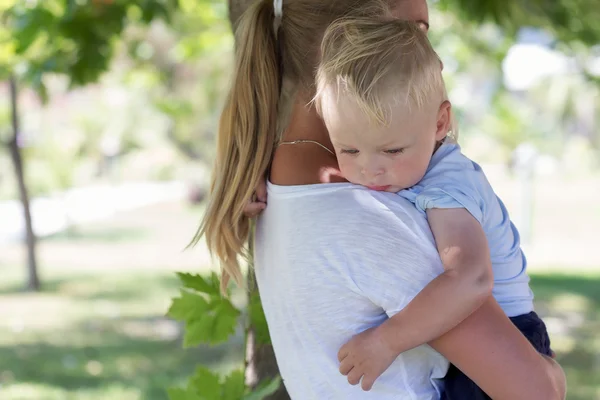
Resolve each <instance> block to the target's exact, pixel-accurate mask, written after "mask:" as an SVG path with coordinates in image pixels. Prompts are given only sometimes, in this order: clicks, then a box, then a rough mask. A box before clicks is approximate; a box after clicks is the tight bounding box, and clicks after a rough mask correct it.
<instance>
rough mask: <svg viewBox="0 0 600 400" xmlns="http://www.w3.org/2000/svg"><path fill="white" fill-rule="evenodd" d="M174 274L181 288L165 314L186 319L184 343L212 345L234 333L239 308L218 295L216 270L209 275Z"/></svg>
mask: <svg viewBox="0 0 600 400" xmlns="http://www.w3.org/2000/svg"><path fill="white" fill-rule="evenodd" d="M178 276H179V279H180V280H181V282H182V284H183V289H181V292H180V297H177V298H175V299H173V303H172V304H171V308H170V309H169V311H168V313H167V314H168V315H169V316H170V317H171V318H174V319H176V320H179V321H183V322H185V323H186V330H185V337H184V340H183V344H184V346H185V347H191V346H196V345H198V344H200V343H210V344H213V345H214V344H218V343H222V342H224V341H226V340H227V339H229V337H230V336H231V335H233V333H235V327H236V325H237V324H238V317H239V316H240V311H239V310H238V309H236V308H235V307H234V306H233V304H232V303H231V301H230V300H229V299H227V298H224V297H221V294H220V292H219V280H218V277H217V276H216V274H214V273H213V274H212V275H211V277H210V278H209V279H204V278H203V277H202V276H200V275H192V274H185V273H179V274H178Z"/></svg>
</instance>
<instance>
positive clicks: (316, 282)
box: [255, 183, 448, 400]
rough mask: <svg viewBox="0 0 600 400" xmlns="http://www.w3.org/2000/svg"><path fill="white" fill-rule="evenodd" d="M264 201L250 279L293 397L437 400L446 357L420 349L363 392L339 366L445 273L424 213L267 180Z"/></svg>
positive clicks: (380, 198)
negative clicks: (355, 339)
mask: <svg viewBox="0 0 600 400" xmlns="http://www.w3.org/2000/svg"><path fill="white" fill-rule="evenodd" d="M268 202H269V205H268V207H267V208H266V210H265V211H264V212H263V213H262V215H261V217H260V218H259V220H258V224H257V229H256V242H255V268H256V277H257V282H258V287H259V290H260V293H261V297H262V303H263V307H264V310H265V315H266V317H267V322H268V324H269V329H270V332H271V339H272V341H273V347H274V349H275V355H276V358H277V363H278V365H279V369H280V371H281V375H282V378H283V380H284V383H285V386H286V388H287V390H288V392H289V393H290V395H291V397H292V399H294V400H313V399H314V400H325V399H340V400H352V399H377V400H386V399H411V400H434V399H439V398H440V392H441V391H442V382H441V380H440V379H441V378H443V377H444V375H445V374H446V371H447V368H448V361H447V360H446V359H444V358H443V357H442V356H441V355H440V354H439V353H437V352H436V351H434V350H433V349H432V348H431V347H429V346H427V345H424V346H420V347H417V348H415V349H413V350H410V351H408V352H405V353H403V354H401V355H400V356H399V357H398V358H397V359H396V361H394V363H393V364H392V365H391V366H390V368H389V369H388V370H387V371H386V372H385V373H384V374H383V375H382V376H381V377H380V378H379V379H378V380H377V382H376V383H375V385H374V386H373V389H372V390H371V391H370V392H364V391H362V389H361V388H360V386H351V385H350V384H349V383H348V381H347V380H346V377H344V376H343V375H341V374H340V373H339V371H338V368H339V363H338V360H337V352H338V350H339V348H340V347H341V346H342V345H343V344H344V343H345V342H346V341H348V340H349V339H350V338H351V337H352V336H354V335H356V334H358V333H360V332H362V331H364V330H365V329H367V328H370V327H373V326H376V325H379V324H381V323H382V322H383V321H385V320H386V319H387V318H389V317H390V316H392V315H394V314H395V313H397V312H398V311H399V310H401V309H402V308H404V307H405V306H406V305H407V304H408V303H409V302H410V301H411V300H412V299H413V298H414V296H415V295H416V294H417V293H418V292H419V291H420V290H421V289H423V287H424V286H425V285H427V284H428V283H429V282H430V281H431V280H432V279H434V278H435V277H436V276H437V275H439V274H440V273H441V272H442V271H443V266H442V264H441V261H440V258H439V255H438V252H437V249H436V247H435V244H434V239H433V236H432V234H431V231H430V229H429V226H428V224H427V221H426V219H425V217H424V216H423V215H422V214H421V213H419V212H418V211H417V210H416V209H415V207H414V206H413V205H412V204H411V203H410V202H409V201H407V200H405V199H403V198H401V197H400V196H398V195H396V194H394V193H383V192H374V191H369V190H367V189H365V188H363V187H361V186H356V185H352V184H349V183H333V184H318V185H302V186H277V185H273V184H269V185H268Z"/></svg>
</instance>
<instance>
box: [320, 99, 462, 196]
mask: <svg viewBox="0 0 600 400" xmlns="http://www.w3.org/2000/svg"><path fill="white" fill-rule="evenodd" d="M334 90H335V89H334ZM330 93H331V92H330ZM336 97H337V96H324V98H323V102H322V111H323V117H324V120H325V124H326V126H327V129H328V131H329V135H330V137H331V141H332V143H333V146H334V148H335V152H336V156H337V159H338V163H339V167H340V171H341V172H342V175H343V176H344V177H345V178H346V179H347V180H348V181H350V182H352V183H356V184H359V185H363V186H366V187H368V188H370V189H372V190H378V191H386V192H397V191H399V190H402V189H407V188H410V187H411V186H414V185H415V184H416V183H418V182H419V181H420V180H421V179H422V178H423V176H424V175H425V172H426V171H427V167H428V165H429V161H430V160H431V156H432V154H433V152H434V150H435V145H436V143H437V142H438V141H440V140H442V139H443V138H444V137H445V136H446V134H447V131H448V125H449V120H450V103H449V102H447V101H445V102H444V103H442V105H441V106H439V107H428V108H427V107H424V108H423V109H422V110H415V111H414V112H412V113H409V112H408V111H407V110H406V109H405V107H403V106H395V107H394V108H393V109H392V112H391V119H390V123H389V124H388V125H387V126H378V125H376V124H374V123H372V122H371V121H370V120H369V118H368V117H367V116H366V115H365V114H364V112H363V111H361V109H360V108H359V107H358V106H357V105H356V104H355V103H354V102H353V101H352V100H350V99H347V98H346V97H345V96H340V97H339V98H337V99H336ZM336 100H337V101H336ZM332 101H335V104H332Z"/></svg>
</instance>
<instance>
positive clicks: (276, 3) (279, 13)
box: [273, 0, 283, 18]
mask: <svg viewBox="0 0 600 400" xmlns="http://www.w3.org/2000/svg"><path fill="white" fill-rule="evenodd" d="M273 11H274V12H275V18H281V17H283V0H273Z"/></svg>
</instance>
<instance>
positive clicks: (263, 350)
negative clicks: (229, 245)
mask: <svg viewBox="0 0 600 400" xmlns="http://www.w3.org/2000/svg"><path fill="white" fill-rule="evenodd" d="M251 242H252V241H251ZM251 244H252V243H251ZM251 249H252V247H251ZM248 275H249V276H248V303H250V298H251V297H252V296H253V295H255V294H256V292H257V291H258V288H257V286H256V285H255V284H254V282H255V278H254V272H253V271H252V268H251V269H250V271H249V272H248ZM278 375H279V367H278V366H277V361H276V359H275V353H274V351H273V346H272V345H271V344H260V343H258V342H257V340H256V336H255V334H254V328H253V326H252V324H250V326H249V328H248V330H247V332H246V385H248V386H249V387H251V388H255V387H256V386H257V385H258V384H260V383H261V382H264V381H265V380H271V379H273V378H275V377H276V376H278ZM289 399H290V396H289V395H288V393H287V391H286V390H285V386H284V385H283V383H282V384H281V386H280V387H279V390H277V391H276V392H275V393H273V394H272V395H271V396H269V397H266V400H289Z"/></svg>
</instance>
